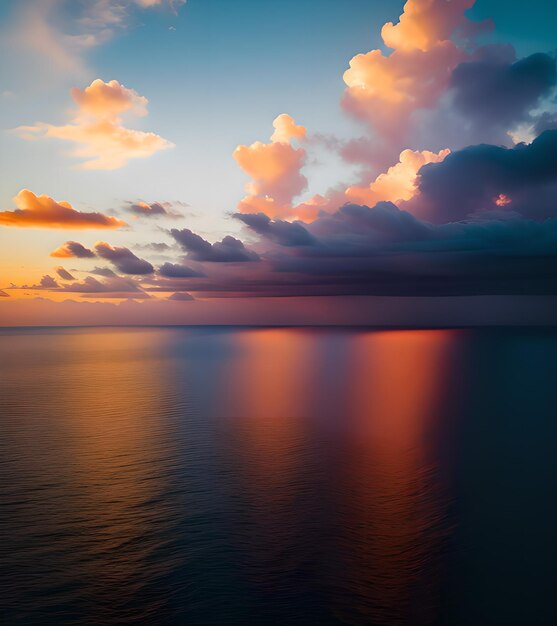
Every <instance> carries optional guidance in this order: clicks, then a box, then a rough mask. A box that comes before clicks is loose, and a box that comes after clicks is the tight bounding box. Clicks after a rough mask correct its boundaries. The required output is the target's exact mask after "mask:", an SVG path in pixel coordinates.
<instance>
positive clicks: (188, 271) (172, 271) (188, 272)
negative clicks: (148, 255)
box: [159, 263, 203, 278]
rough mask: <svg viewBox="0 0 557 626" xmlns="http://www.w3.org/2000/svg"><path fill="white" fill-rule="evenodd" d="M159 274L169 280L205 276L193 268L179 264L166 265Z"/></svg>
mask: <svg viewBox="0 0 557 626" xmlns="http://www.w3.org/2000/svg"><path fill="white" fill-rule="evenodd" d="M159 274H160V275H161V276H166V277H168V278H194V277H197V276H203V274H202V273H201V272H199V271H197V270H194V269H193V268H192V267H189V266H188V265H183V264H179V263H165V264H164V265H161V267H160V268H159Z"/></svg>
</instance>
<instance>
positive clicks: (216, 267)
mask: <svg viewBox="0 0 557 626" xmlns="http://www.w3.org/2000/svg"><path fill="white" fill-rule="evenodd" d="M556 20H557V7H556V6H555V5H554V3H551V2H548V1H547V0H532V1H531V2H528V3H527V4H524V3H517V2H513V3H509V2H506V1H503V0H477V1H476V2H474V0H409V1H408V2H407V3H406V4H405V3H403V2H397V1H394V0H373V1H372V0H343V1H342V2H339V1H338V0H337V1H333V0H296V1H294V0H282V1H281V2H278V1H277V2H274V1H269V2H260V1H257V0H237V1H236V2H230V1H229V0H188V1H187V2H184V1H183V0H173V1H171V0H77V1H76V0H73V1H69V0H19V1H15V0H6V1H5V2H3V3H0V41H1V43H0V48H1V49H0V56H1V59H2V61H0V128H1V132H2V141H1V142H0V165H1V167H0V203H1V204H0V325H18V324H25V325H27V324H28V325H42V324H45V325H56V324H62V325H68V324H70V325H71V324H94V323H103V324H106V323H115V324H116V323H117V324H135V323H142V324H143V323H184V324H188V323H203V322H204V321H205V320H208V321H210V322H211V323H249V324H254V323H261V324H267V323H277V324H280V323H285V324H291V323H293V324H295V323H339V324H362V323H371V324H374V323H377V324H387V323H393V324H401V325H416V324H417V325H421V324H423V325H428V324H431V325H436V326H438V325H451V324H467V323H490V324H492V323H513V324H514V323H525V322H527V323H547V320H551V319H552V318H553V317H554V314H555V312H556V296H557V204H556V201H555V198H556V197H557V195H556V192H557V71H556V60H555V59H556V56H555V55H556V50H557V38H556V37H555V34H554V29H553V28H552V25H553V24H554V23H555V21H556Z"/></svg>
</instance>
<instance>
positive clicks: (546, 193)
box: [403, 130, 557, 222]
mask: <svg viewBox="0 0 557 626" xmlns="http://www.w3.org/2000/svg"><path fill="white" fill-rule="evenodd" d="M418 187H419V190H420V192H421V193H420V194H419V195H418V196H417V197H415V198H414V199H412V200H411V201H409V202H408V204H407V206H408V207H412V211H413V212H416V213H417V214H419V215H421V216H423V217H425V218H427V219H429V220H431V221H434V222H447V221H454V220H461V219H464V218H466V217H467V216H469V215H470V214H472V213H474V212H477V211H482V210H489V209H497V208H498V207H497V200H498V199H499V198H500V196H501V194H503V195H504V196H505V198H504V199H503V200H504V202H506V203H507V204H506V205H505V210H507V211H515V212H518V213H520V214H521V215H524V216H527V217H532V218H535V219H543V218H545V217H550V216H554V215H557V201H556V198H557V130H548V131H545V132H544V133H542V134H541V135H540V136H539V137H538V138H537V139H535V140H534V141H533V142H532V143H531V144H528V145H524V144H519V145H517V146H516V147H515V148H504V147H500V146H493V145H486V144H483V145H478V146H470V147H468V148H465V149H464V150H459V151H457V152H453V153H451V154H449V155H448V156H447V157H446V158H445V159H444V160H443V161H441V162H440V163H430V164H428V165H425V166H424V167H422V169H421V170H420V171H419V174H418ZM403 206H404V205H403Z"/></svg>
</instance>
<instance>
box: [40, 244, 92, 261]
mask: <svg viewBox="0 0 557 626" xmlns="http://www.w3.org/2000/svg"><path fill="white" fill-rule="evenodd" d="M50 256H52V257H55V258H58V259H70V258H76V259H91V258H93V257H94V256H95V253H94V252H93V251H92V250H89V248H86V247H85V246H83V245H82V244H80V243H79V242H77V241H66V243H64V244H62V245H61V246H60V247H59V248H56V250H54V251H53V252H51V253H50Z"/></svg>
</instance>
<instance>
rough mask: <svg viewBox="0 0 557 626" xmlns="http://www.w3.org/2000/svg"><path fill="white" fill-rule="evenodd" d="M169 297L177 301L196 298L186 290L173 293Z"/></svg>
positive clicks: (189, 300) (187, 300)
mask: <svg viewBox="0 0 557 626" xmlns="http://www.w3.org/2000/svg"><path fill="white" fill-rule="evenodd" d="M168 299H169V300H173V301H176V302H191V301H192V300H195V298H194V297H193V296H192V295H191V294H189V293H186V292H177V293H173V294H172V295H171V296H169V297H168Z"/></svg>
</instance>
